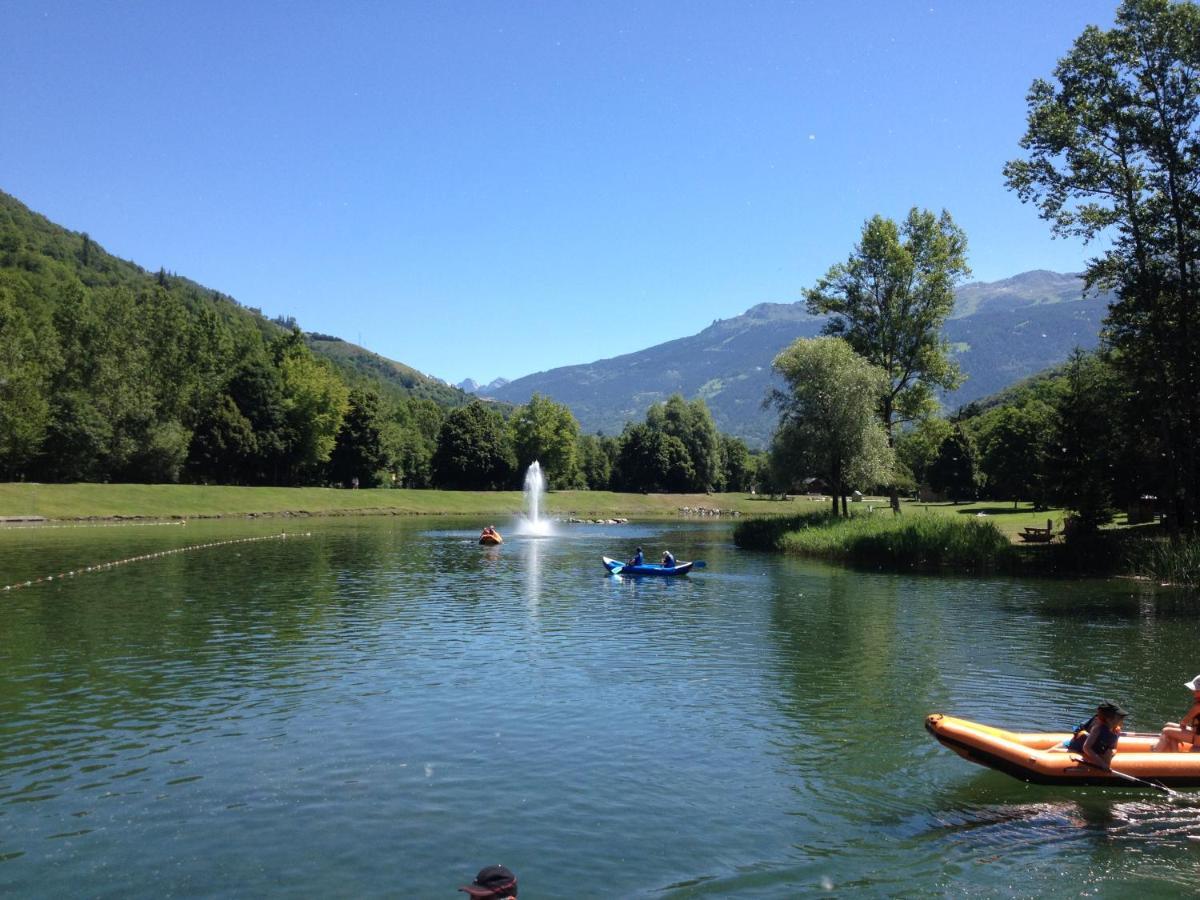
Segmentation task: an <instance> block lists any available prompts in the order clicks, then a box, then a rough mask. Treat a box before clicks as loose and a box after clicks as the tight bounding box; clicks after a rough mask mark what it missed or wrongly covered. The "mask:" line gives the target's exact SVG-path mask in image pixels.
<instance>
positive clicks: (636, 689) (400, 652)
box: [0, 518, 1200, 898]
mask: <svg viewBox="0 0 1200 900" xmlns="http://www.w3.org/2000/svg"><path fill="white" fill-rule="evenodd" d="M498 524H501V530H502V531H503V530H504V527H503V524H502V523H498ZM281 529H282V530H287V531H289V532H291V533H292V536H291V537H289V538H287V539H284V540H263V541H259V542H245V543H238V544H222V545H220V546H215V547H209V548H206V549H197V550H190V551H187V552H181V553H174V554H169V555H164V556H156V557H151V558H148V559H143V560H137V561H133V562H129V563H127V564H125V565H121V566H118V567H115V568H112V569H104V570H101V571H95V572H82V574H77V575H75V576H73V577H67V578H66V579H56V580H54V581H51V582H42V583H40V584H34V585H33V586H31V587H24V588H20V589H18V590H14V591H8V592H0V893H4V894H12V895H19V896H30V897H33V896H44V897H60V896H81V895H83V896H99V897H160V896H168V895H173V896H197V895H204V896H230V897H233V896H262V895H268V894H270V895H290V896H330V897H384V896H405V897H422V898H423V897H438V896H445V897H451V896H455V888H456V887H457V886H458V885H460V884H463V883H465V882H466V881H468V880H469V879H470V876H471V875H472V874H473V873H474V872H475V871H476V870H477V869H478V868H480V867H481V866H483V865H485V864H489V863H493V862H503V863H505V864H506V865H508V866H509V867H510V868H512V869H513V870H515V871H516V872H517V874H518V876H519V878H520V883H521V889H522V891H521V892H522V896H525V895H526V894H528V896H530V897H567V896H578V897H693V896H697V897H698V896H722V897H725V896H732V897H791V896H796V895H805V894H810V893H811V894H818V893H821V892H831V893H833V894H837V895H843V896H844V895H848V894H858V895H862V894H865V895H872V894H874V895H896V894H902V895H924V894H930V893H933V894H938V893H941V894H945V895H951V896H953V895H960V894H962V893H970V894H973V895H976V896H1030V895H1037V894H1045V893H1051V892H1056V893H1058V892H1065V893H1066V894H1069V895H1076V894H1078V893H1079V892H1080V891H1082V890H1092V891H1096V892H1099V893H1101V894H1104V895H1107V896H1113V895H1122V894H1126V893H1128V894H1133V893H1135V892H1136V893H1137V894H1138V895H1139V896H1147V895H1151V896H1152V895H1155V894H1161V895H1163V896H1171V895H1177V894H1178V893H1179V892H1181V891H1185V890H1191V889H1193V888H1194V885H1195V875H1196V871H1197V864H1198V863H1200V843H1198V842H1200V792H1197V793H1196V795H1195V796H1188V795H1185V796H1184V797H1183V799H1182V800H1179V801H1175V802H1171V801H1167V800H1163V799H1160V798H1159V797H1158V796H1152V795H1146V794H1141V793H1138V792H1136V791H1126V790H1108V791H1105V790H1096V789H1090V790H1085V789H1065V788H1062V789H1055V788H1039V787H1030V786H1026V785H1024V784H1021V783H1019V782H1017V781H1014V780H1011V779H1009V778H1007V777H1005V776H1003V775H1000V774H997V773H993V772H988V771H985V770H983V769H980V768H977V767H975V766H972V765H970V764H968V763H966V762H964V761H963V760H961V759H959V758H958V757H957V756H954V755H953V754H951V753H949V752H948V751H946V750H944V749H942V748H940V747H938V746H937V745H936V744H935V743H934V742H933V741H932V740H930V739H929V738H928V736H926V735H925V733H924V732H923V729H922V720H923V716H924V715H925V714H926V713H927V712H930V711H944V712H949V713H954V714H958V715H962V716H966V717H970V718H977V719H981V720H984V721H988V722H993V723H996V724H1000V725H1009V726H1020V727H1023V728H1029V729H1043V728H1044V729H1062V728H1065V727H1067V726H1069V724H1070V723H1072V722H1074V721H1076V720H1078V719H1079V718H1080V717H1082V716H1083V715H1084V714H1086V712H1087V711H1088V708H1089V706H1091V705H1093V704H1094V702H1095V699H1096V698H1097V697H1098V696H1101V695H1103V696H1113V697H1116V698H1118V699H1120V700H1121V701H1122V702H1123V703H1124V704H1125V705H1127V706H1129V707H1130V708H1131V709H1132V710H1133V712H1134V716H1133V722H1132V725H1133V726H1135V727H1136V726H1139V725H1140V726H1142V727H1148V726H1153V725H1155V724H1156V723H1158V722H1161V721H1162V720H1163V719H1165V718H1168V717H1175V716H1178V714H1179V713H1181V712H1182V710H1183V709H1184V708H1185V707H1186V705H1187V701H1188V696H1187V692H1186V691H1184V690H1183V688H1182V682H1183V681H1185V680H1186V679H1188V678H1190V677H1191V676H1192V675H1195V674H1196V672H1197V671H1200V656H1198V655H1197V653H1196V650H1195V648H1196V646H1197V639H1198V637H1200V624H1198V623H1197V619H1196V616H1195V615H1194V609H1195V606H1194V604H1193V602H1192V601H1190V600H1188V599H1187V598H1182V597H1178V596H1172V595H1169V594H1154V593H1149V592H1146V591H1144V590H1140V589H1138V588H1136V587H1133V586H1130V585H1127V584H1118V583H1098V582H1089V583H1078V582H1074V583H1071V582H1051V581H1037V582H1030V581H1015V580H1007V579H999V578H983V579H966V578H932V577H907V576H895V575H878V574H863V573H856V572H851V571H846V570H841V569H836V568H830V567H825V566H820V565H814V564H809V563H804V562H799V561H795V560H787V559H780V558H775V557H770V556H762V555H756V554H750V553H744V552H739V551H737V550H735V549H734V548H733V547H732V545H731V543H730V540H729V530H728V527H727V526H725V525H721V524H699V525H693V524H668V525H654V526H636V525H627V526H612V527H600V526H583V525H580V526H570V525H565V524H561V523H560V525H559V526H558V527H557V528H556V534H555V536H553V537H540V538H534V537H529V538H521V537H520V536H517V535H513V536H511V537H509V538H508V539H507V540H506V542H505V543H504V544H503V545H502V546H500V547H492V548H483V547H480V546H479V545H478V544H477V543H476V539H477V536H478V531H479V523H476V522H467V521H464V520H461V519H460V520H430V519H385V518H379V519H349V520H302V521H300V522H296V521H290V520H273V521H269V522H244V523H243V522H210V523H200V524H196V523H192V524H189V525H187V526H186V527H183V526H180V527H144V526H130V527H121V528H60V529H44V530H41V529H39V530H32V529H31V530H24V531H13V530H9V531H4V532H0V585H7V584H12V583H16V582H21V581H25V580H32V579H36V578H38V577H42V576H45V575H48V574H58V573H65V572H67V571H71V570H81V569H83V568H84V567H86V566H87V565H89V564H94V563H101V562H109V561H115V560H120V559H129V558H130V557H133V556H137V555H146V554H151V553H160V552H162V551H165V550H171V549H176V548H182V547H187V546H194V545H198V544H202V543H210V542H218V541H225V540H233V539H240V538H247V537H268V536H270V535H272V534H276V533H278V532H279V531H280V530H281ZM304 532H311V533H310V534H309V535H307V536H305V535H304ZM636 544H641V545H642V546H643V547H645V549H646V552H647V556H648V557H651V558H656V557H657V555H658V554H659V553H660V552H661V550H663V549H670V550H672V551H673V552H674V553H675V555H676V557H678V558H680V559H694V558H695V559H700V558H702V559H705V560H707V562H708V567H707V568H706V569H704V570H702V571H697V572H695V573H693V574H692V575H691V576H689V577H687V578H680V579H669V580H653V579H646V580H628V579H622V578H619V577H618V578H614V577H610V576H607V575H606V574H605V572H604V570H603V569H602V567H601V564H600V556H601V555H602V554H608V555H612V556H625V555H629V554H630V553H631V552H632V549H633V547H634V546H635V545H636Z"/></svg>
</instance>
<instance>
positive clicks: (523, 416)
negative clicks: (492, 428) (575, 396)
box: [509, 394, 579, 488]
mask: <svg viewBox="0 0 1200 900" xmlns="http://www.w3.org/2000/svg"><path fill="white" fill-rule="evenodd" d="M509 426H510V427H511V428H512V435H513V449H514V450H515V451H516V454H517V466H518V468H520V469H521V470H522V471H523V470H525V469H526V468H528V467H529V465H530V464H531V463H533V461H534V460H537V461H538V462H540V463H541V466H542V471H543V472H545V473H546V478H547V481H548V482H549V484H550V485H551V486H553V487H559V488H562V487H571V486H574V485H575V484H576V482H578V480H579V422H577V421H576V420H575V416H574V414H572V412H571V410H570V409H569V408H568V407H566V406H564V405H563V404H561V403H555V402H554V401H553V400H551V399H550V398H549V397H543V396H542V395H541V394H534V395H533V396H532V397H531V398H530V399H529V402H528V403H526V404H525V405H524V406H518V407H517V409H516V410H515V411H514V412H513V415H512V418H511V419H510V420H509Z"/></svg>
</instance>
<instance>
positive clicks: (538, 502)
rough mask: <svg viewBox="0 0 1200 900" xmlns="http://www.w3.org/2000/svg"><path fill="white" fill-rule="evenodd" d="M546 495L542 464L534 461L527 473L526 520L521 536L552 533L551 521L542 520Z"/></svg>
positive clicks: (522, 524)
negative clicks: (543, 501) (543, 499)
mask: <svg viewBox="0 0 1200 900" xmlns="http://www.w3.org/2000/svg"><path fill="white" fill-rule="evenodd" d="M545 493H546V479H545V478H544V477H543V475H542V464H541V463H539V462H538V461H537V460H534V461H533V464H532V465H531V466H530V467H529V469H528V471H526V472H525V520H524V521H523V522H522V523H521V527H520V528H519V529H518V531H519V532H520V533H521V534H532V535H548V534H551V533H552V529H551V527H550V520H549V519H543V518H542V496H543V495H544V494H545Z"/></svg>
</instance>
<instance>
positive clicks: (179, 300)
mask: <svg viewBox="0 0 1200 900" xmlns="http://www.w3.org/2000/svg"><path fill="white" fill-rule="evenodd" d="M467 399H468V398H467V397H466V395H465V394H463V392H461V391H459V390H458V389H456V388H451V387H449V386H447V385H445V384H443V383H441V382H439V381H436V380H435V379H431V378H428V377H426V376H424V375H421V374H420V373H418V372H416V371H414V370H412V369H409V368H407V367H405V366H401V365H399V364H397V363H393V362H391V361H390V360H386V359H383V358H382V357H379V356H377V355H375V354H372V353H370V352H369V351H366V350H363V349H362V348H360V347H356V346H354V345H352V344H348V343H346V342H343V341H340V340H338V339H336V338H329V337H328V336H315V335H310V336H309V337H308V338H307V339H306V338H305V337H304V336H303V335H302V333H301V332H300V331H299V329H298V328H296V327H295V323H294V322H290V321H289V322H278V321H270V320H268V319H266V318H264V317H263V316H262V314H261V313H260V312H259V311H258V310H255V309H251V308H246V307H243V306H241V305H239V304H238V303H237V302H235V301H234V300H233V299H232V298H230V297H228V296H225V295H223V294H221V293H220V292H219V291H214V290H210V289H208V288H205V287H203V286H201V285H199V284H196V283H195V282H193V281H190V280H188V279H187V278H182V277H179V276H177V275H173V274H169V273H166V272H163V271H160V272H158V273H148V272H146V271H145V270H143V269H141V268H140V267H139V266H137V265H135V264H133V263H131V262H128V261H125V260H122V259H118V258H116V257H114V256H112V255H110V254H108V253H106V252H105V251H104V249H103V248H102V247H101V246H100V245H99V244H97V243H96V242H95V241H94V240H92V238H91V237H90V236H89V235H88V234H86V233H77V232H71V231H68V230H66V229H64V228H61V227H59V226H57V225H55V224H53V223H52V222H50V221H49V220H47V219H46V218H45V217H43V216H40V215H38V214H36V213H34V212H32V211H31V210H29V209H28V208H26V207H25V206H24V205H23V204H21V203H20V202H19V201H18V200H16V199H15V198H13V197H11V196H9V195H7V194H4V193H2V192H0V478H3V479H7V480H15V479H31V480H45V481H74V480H79V481H133V482H139V481H147V482H152V481H153V482H157V481H177V480H190V481H215V482H223V483H242V484H265V483H270V484H310V483H325V482H327V481H330V480H337V479H338V477H339V474H340V473H339V471H338V468H339V467H338V463H339V460H340V461H341V462H342V463H343V464H345V463H346V462H347V461H348V460H349V461H351V463H352V466H353V467H354V468H355V471H358V469H359V468H362V467H363V466H366V467H367V468H368V469H370V468H371V467H373V466H375V464H376V463H378V462H379V461H380V459H379V456H380V454H379V452H378V448H377V447H376V448H375V449H374V450H372V451H370V452H367V451H366V450H365V449H364V447H362V446H359V445H358V444H356V443H355V442H356V441H358V442H359V443H361V442H362V441H363V440H367V439H370V440H371V441H374V442H375V443H376V444H378V443H379V442H380V441H381V440H382V438H381V435H382V436H383V437H384V438H386V443H387V444H388V445H389V446H390V447H391V456H390V458H389V466H388V467H387V468H390V470H391V472H392V474H394V475H397V479H398V480H399V481H401V482H409V483H420V482H422V481H423V480H426V479H427V477H428V469H429V460H430V458H431V457H432V453H433V449H434V443H435V440H436V435H437V431H438V428H439V427H440V425H441V420H442V417H443V412H442V409H443V408H445V407H451V406H458V405H461V404H463V403H465V402H466V401H467ZM354 423H357V426H358V427H359V431H358V432H354V431H353V429H351V428H348V427H343V426H346V425H349V424H354ZM363 429H365V430H363ZM343 468H344V465H343ZM364 475H366V477H371V476H370V475H369V474H367V473H364Z"/></svg>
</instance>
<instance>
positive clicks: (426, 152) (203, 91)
mask: <svg viewBox="0 0 1200 900" xmlns="http://www.w3.org/2000/svg"><path fill="white" fill-rule="evenodd" d="M1116 6H1117V4H1116V3H1115V2H1108V0H1104V2H1101V0H1071V2H1066V3H1054V2H1049V0H1007V2H1000V0H996V2H984V0H955V2H946V0H936V2H933V0H926V2H908V0H870V2H865V0H864V2H853V0H847V2H837V3H835V2H791V3H788V2H753V0H728V2H720V3H716V2H675V0H662V2H636V3H635V2H623V0H604V2H597V3H591V4H585V3H578V2H566V0H564V2H529V3H492V2H434V0H429V2H422V3H417V2H373V3H364V2H354V3H346V2H338V3H334V2H329V3H310V2H289V3H281V2H265V0H260V2H252V3H242V2H237V3H227V2H208V0H206V2H193V3H183V2H178V3H177V2H163V3H159V2H141V3H132V2H116V3H90V2H75V3H61V2H36V3H34V2H26V0H3V2H0V48H2V52H0V96H3V98H4V99H3V104H2V107H0V189H3V190H5V191H7V192H9V193H11V194H13V195H15V196H16V197H17V198H18V199H20V200H21V201H23V202H24V203H26V204H27V205H29V206H31V207H32V208H33V209H35V210H37V211H38V212H41V213H43V214H45V215H46V216H48V217H49V218H51V219H52V220H54V221H56V222H58V223H60V224H62V225H64V226H66V227H68V228H71V229H74V230H77V231H87V232H89V233H90V234H91V235H92V237H93V238H94V239H96V240H97V241H99V242H100V243H101V244H102V245H103V246H104V247H105V248H106V249H108V250H109V251H110V252H112V253H115V254H117V255H119V256H122V257H125V258H128V259H132V260H134V261H135V262H137V263H139V264H141V265H142V266H144V267H145V268H147V269H150V270H157V269H158V268H159V267H160V266H161V267H165V268H166V269H167V270H169V271H174V272H178V273H179V274H181V275H186V276H188V277H191V278H194V279H195V280H197V281H200V282H201V283H203V284H205V285H207V286H209V287H213V288H216V289H218V290H221V291H223V292H225V293H228V294H231V295H233V296H234V297H236V298H237V299H238V300H239V301H240V302H242V303H243V304H246V305H248V306H256V307H259V308H261V309H262V310H263V311H264V312H265V313H266V314H267V315H270V316H275V315H280V314H283V315H292V316H295V317H296V318H297V319H298V320H299V322H300V324H301V326H302V327H303V328H305V329H306V330H310V331H323V332H329V333H333V334H337V335H340V336H342V337H345V338H347V339H349V340H359V339H360V338H361V343H363V344H365V345H366V346H368V347H370V348H371V349H373V350H376V351H378V352H380V353H383V354H384V355H386V356H389V357H391V358H393V359H396V360H399V361H401V362H405V363H408V364H409V365H412V366H415V367H416V368H418V369H420V370H422V371H425V372H428V373H430V374H432V375H436V376H438V377H440V378H444V379H447V380H449V381H458V380H461V379H463V378H465V377H468V376H470V377H473V378H476V379H477V380H480V381H487V380H490V379H492V378H494V377H496V376H504V377H507V378H515V377H518V376H520V375H525V374H529V373H531V372H535V371H538V370H541V369H546V368H552V367H554V366H560V365H567V364H572V363H582V362H590V361H592V360H594V359H598V358H603V357H609V356H614V355H616V354H619V353H625V352H629V351H633V350H638V349H641V348H643V347H646V346H650V345H651V344H655V343H659V342H661V341H663V340H667V339H670V338H675V337H682V336H684V335H687V334H692V333H695V332H696V331H698V330H700V329H701V328H703V327H705V326H706V325H708V324H709V323H710V322H711V321H712V320H713V319H716V318H728V317H730V316H734V315H737V314H739V313H741V312H743V311H744V310H745V309H747V308H748V307H750V306H752V305H753V304H755V303H760V302H764V301H774V302H791V301H795V300H798V299H800V292H801V291H802V290H803V289H804V288H805V287H808V286H811V285H812V284H813V282H814V281H815V280H816V279H817V278H818V277H819V276H820V275H822V274H823V273H824V272H825V270H826V269H827V268H828V267H829V266H830V265H831V264H833V263H835V262H838V261H840V260H842V259H844V258H845V257H846V256H847V255H848V254H849V252H850V249H851V247H852V245H853V243H854V242H855V240H856V239H857V237H858V233H859V229H860V228H861V226H862V223H863V221H864V220H865V219H866V218H868V217H869V216H871V215H873V214H875V213H882V214H884V215H888V216H892V217H894V218H898V217H901V216H903V215H904V214H905V213H906V212H907V210H908V208H909V207H910V206H913V205H916V206H922V207H929V208H933V209H938V208H942V207H944V208H946V209H948V210H949V211H950V212H951V214H952V215H953V216H954V217H955V219H956V220H957V221H958V222H959V224H960V225H962V226H963V228H964V229H965V230H966V232H967V235H968V238H969V240H970V247H971V253H970V259H971V264H972V267H973V269H974V272H975V277H976V278H977V279H978V280H983V281H992V280H996V279H999V278H1004V277H1007V276H1009V275H1014V274H1016V273H1018V272H1022V271H1025V270H1028V269H1035V268H1047V269H1055V270H1058V271H1078V270H1080V269H1081V268H1082V266H1083V264H1084V262H1085V260H1086V259H1087V257H1088V256H1089V254H1090V253H1091V252H1092V251H1091V250H1089V248H1086V247H1083V246H1082V245H1080V244H1077V243H1073V242H1069V241H1061V240H1059V241H1054V240H1052V239H1051V237H1050V233H1049V230H1048V228H1047V227H1046V225H1045V223H1043V222H1041V221H1040V220H1039V219H1038V218H1037V216H1036V214H1035V211H1034V210H1033V209H1032V208H1030V207H1027V206H1023V205H1022V204H1021V203H1020V202H1019V201H1018V200H1017V198H1016V197H1015V195H1013V194H1011V193H1009V192H1008V191H1006V190H1005V188H1004V184H1003V179H1002V177H1001V174H1000V169H1001V166H1002V165H1003V163H1004V162H1005V160H1007V159H1010V158H1012V157H1014V156H1016V155H1018V154H1019V148H1018V146H1017V142H1018V140H1019V139H1020V137H1021V134H1022V133H1023V131H1024V124H1025V100H1024V98H1025V93H1026V91H1027V90H1028V88H1029V85H1030V82H1031V81H1032V80H1033V78H1035V77H1037V76H1048V75H1049V74H1050V73H1051V71H1052V69H1053V66H1054V64H1055V62H1056V60H1057V59H1058V58H1059V57H1061V56H1062V55H1063V54H1064V53H1066V51H1067V50H1068V49H1069V47H1070V44H1071V42H1072V41H1073V40H1074V39H1075V37H1076V36H1078V34H1079V33H1080V31H1081V30H1082V29H1083V27H1084V26H1085V25H1086V24H1089V23H1095V24H1100V25H1103V26H1105V27H1108V26H1110V25H1111V24H1112V20H1113V13H1114V10H1115V9H1116Z"/></svg>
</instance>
